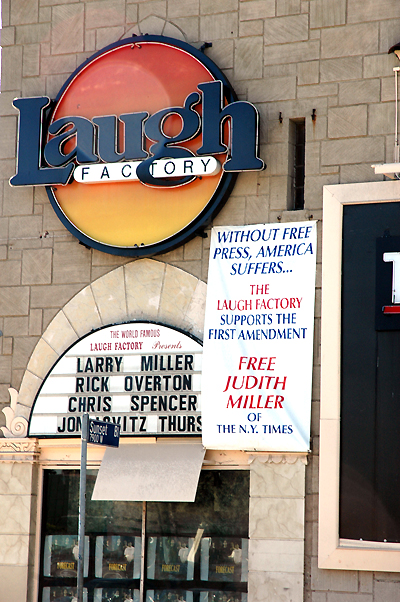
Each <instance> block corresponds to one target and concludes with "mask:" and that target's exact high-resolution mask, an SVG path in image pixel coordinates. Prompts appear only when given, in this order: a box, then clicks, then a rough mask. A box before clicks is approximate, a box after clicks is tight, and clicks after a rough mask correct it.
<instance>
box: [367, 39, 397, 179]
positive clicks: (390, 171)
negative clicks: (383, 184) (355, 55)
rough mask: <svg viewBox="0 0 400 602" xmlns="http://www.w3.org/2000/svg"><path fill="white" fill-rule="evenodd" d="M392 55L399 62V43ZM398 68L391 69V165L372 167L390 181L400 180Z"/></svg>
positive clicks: (393, 48)
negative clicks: (392, 76)
mask: <svg viewBox="0 0 400 602" xmlns="http://www.w3.org/2000/svg"><path fill="white" fill-rule="evenodd" d="M392 52H393V53H394V54H395V55H396V56H397V58H398V59H399V61H400V42H398V43H397V44H394V45H393V46H391V48H389V50H388V54H391V53H392ZM399 71H400V67H393V72H394V103H395V117H394V156H393V163H385V164H383V165H372V167H373V168H374V169H375V173H376V174H384V175H385V176H388V177H389V178H391V179H392V180H393V179H394V180H400V148H399V132H398V130H399V128H398V121H399V118H398V117H399V116H398V113H399V111H398V109H399V106H398V105H399V103H398V81H397V78H398V73H399Z"/></svg>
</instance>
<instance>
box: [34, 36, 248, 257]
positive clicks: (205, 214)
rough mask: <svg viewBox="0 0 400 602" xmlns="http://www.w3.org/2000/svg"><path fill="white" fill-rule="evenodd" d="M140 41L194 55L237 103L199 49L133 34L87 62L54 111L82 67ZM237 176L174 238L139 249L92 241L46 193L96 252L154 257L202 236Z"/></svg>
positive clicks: (225, 179)
mask: <svg viewBox="0 0 400 602" xmlns="http://www.w3.org/2000/svg"><path fill="white" fill-rule="evenodd" d="M141 42H157V43H160V44H164V45H168V46H173V47H175V48H179V49H180V50H184V51H185V52H187V53H188V54H190V55H192V56H193V57H194V58H195V59H197V60H198V61H199V62H200V63H202V64H203V65H204V66H205V67H206V68H207V69H208V70H209V71H210V73H211V74H212V75H213V76H214V77H215V79H216V80H220V81H221V82H222V83H223V87H224V95H225V96H226V98H227V100H228V102H229V103H231V102H235V101H237V100H238V98H237V96H236V94H235V91H234V89H233V88H232V86H231V84H230V82H229V81H228V79H227V77H226V76H225V75H224V73H223V72H222V71H221V70H220V69H219V67H217V65H216V64H215V63H214V62H213V61H212V60H211V59H210V58H209V57H207V56H206V55H205V54H204V53H203V52H201V51H200V50H197V49H196V48H194V47H193V46H191V45H190V44H187V43H186V42H182V41H181V40H176V39H174V38H169V37H165V36H153V35H144V36H135V35H134V36H132V37H131V38H125V39H123V40H120V41H118V42H114V43H113V44H110V45H109V46H106V47H105V48H102V49H101V50H99V51H98V52H96V53H95V54H93V55H92V56H91V57H89V58H88V59H86V60H85V61H84V62H83V63H82V64H81V65H80V66H79V67H78V68H77V69H76V70H75V71H74V72H73V73H72V75H71V76H70V77H69V78H68V79H67V80H66V82H65V83H64V84H63V86H62V87H61V89H60V91H59V93H58V94H57V96H56V98H55V100H54V102H53V103H52V106H53V108H54V109H55V108H56V107H57V104H58V101H59V100H60V98H61V96H62V95H63V94H64V92H65V90H66V89H67V87H68V86H69V84H70V83H71V82H72V80H73V79H74V78H75V77H76V76H77V75H78V74H79V73H80V71H81V70H82V69H83V68H86V67H87V66H88V65H89V64H90V63H91V62H92V61H94V60H95V59H97V58H98V57H99V56H101V55H102V54H106V53H107V52H110V50H114V49H115V48H119V47H120V46H126V45H132V44H140V43H141ZM48 119H50V116H48ZM237 176H238V174H237V173H234V172H224V173H223V175H222V178H221V180H220V183H219V185H218V187H217V189H216V191H215V192H214V194H213V196H212V197H211V199H210V200H209V201H208V203H207V205H206V206H205V207H204V209H203V210H202V211H201V212H200V213H199V215H198V216H197V217H196V218H195V219H194V220H193V221H192V222H191V223H190V224H188V225H187V226H185V227H184V228H183V229H182V230H179V232H176V233H175V234H174V235H173V236H170V237H169V238H166V239H165V240H163V241H160V242H157V243H154V244H150V245H144V246H140V247H139V246H134V247H123V246H115V245H108V244H106V243H102V242H99V241H97V240H95V239H93V238H90V237H89V236H87V235H86V234H84V233H83V232H82V231H81V230H79V229H78V228H77V227H76V226H75V225H74V224H73V223H72V222H71V221H70V220H69V219H68V217H67V216H66V215H65V213H64V212H63V210H62V209H61V207H60V205H59V203H58V201H57V199H56V196H55V194H54V190H53V187H52V186H46V191H47V195H48V197H49V200H50V203H51V205H52V207H53V210H54V211H55V213H56V215H57V217H58V219H59V220H60V221H61V222H62V224H63V225H64V226H65V227H66V228H67V230H69V232H70V233H71V234H72V235H73V236H75V238H77V239H78V240H79V241H80V242H81V243H82V244H83V245H85V246H86V247H88V248H93V249H96V250H97V251H102V252H103V253H108V254H111V255H118V256H121V257H151V256H153V255H158V254H160V253H167V252H168V251H172V250H173V249H176V248H177V247H179V246H181V245H182V244H184V243H185V242H188V241H189V240H191V239H192V238H194V237H195V236H198V235H202V234H203V231H204V228H206V227H207V226H208V225H209V224H210V222H211V221H212V219H213V218H214V216H215V215H217V213H219V212H220V210H221V209H222V207H223V206H224V205H225V203H226V201H227V200H228V198H229V196H230V194H231V192H232V190H233V187H234V185H235V182H236V178H237Z"/></svg>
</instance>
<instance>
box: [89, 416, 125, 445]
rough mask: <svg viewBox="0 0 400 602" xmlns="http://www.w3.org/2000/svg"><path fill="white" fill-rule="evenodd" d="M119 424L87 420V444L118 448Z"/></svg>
mask: <svg viewBox="0 0 400 602" xmlns="http://www.w3.org/2000/svg"><path fill="white" fill-rule="evenodd" d="M119 430H120V426H119V424H112V423H111V422H104V421H102V420H91V419H89V433H88V443H94V444H95V445H107V446H108V447H119Z"/></svg>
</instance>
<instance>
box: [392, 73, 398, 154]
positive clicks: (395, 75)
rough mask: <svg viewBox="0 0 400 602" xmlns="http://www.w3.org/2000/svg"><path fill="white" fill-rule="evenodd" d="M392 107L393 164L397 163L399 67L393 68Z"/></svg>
mask: <svg viewBox="0 0 400 602" xmlns="http://www.w3.org/2000/svg"><path fill="white" fill-rule="evenodd" d="M393 71H394V105H395V109H394V110H395V114H394V162H395V163H398V162H399V127H398V104H399V101H398V90H397V86H398V84H397V73H398V71H399V67H394V68H393Z"/></svg>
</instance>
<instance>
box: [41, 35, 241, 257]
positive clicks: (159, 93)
mask: <svg viewBox="0 0 400 602" xmlns="http://www.w3.org/2000/svg"><path fill="white" fill-rule="evenodd" d="M214 81H221V82H222V84H223V94H224V98H223V100H222V101H221V102H222V103H223V104H225V105H226V104H229V103H230V102H233V101H235V100H236V97H235V95H234V92H233V90H232V88H231V86H230V84H229V82H228V80H227V79H226V77H225V76H224V75H223V73H222V72H221V71H220V70H219V69H218V67H217V66H216V65H215V64H214V63H213V62H212V61H211V60H210V59H209V58H207V57H206V56H205V55H204V54H203V53H202V52H200V51H198V50H196V49H195V48H193V47H192V46H190V45H189V44H186V43H184V42H180V41H178V40H172V39H170V38H164V37H160V36H143V37H133V38H131V39H129V40H122V41H120V42H117V43H115V44H113V45H111V46H109V47H107V48H105V49H103V50H101V51H100V52H98V53H96V54H95V55H93V56H92V57H91V58H90V59H88V60H87V61H86V62H85V63H84V64H83V65H81V66H80V67H79V68H78V69H77V71H76V72H75V73H74V74H73V75H72V76H71V77H70V78H69V79H68V81H67V82H66V83H65V84H64V86H63V88H62V89H61V90H60V92H59V94H58V96H57V98H56V101H55V108H54V111H53V113H52V116H51V120H50V123H49V128H50V131H51V126H52V124H55V122H58V123H62V119H63V118H67V117H70V116H75V117H82V118H85V119H86V120H88V121H87V123H90V124H96V125H95V126H93V125H91V127H92V128H96V129H93V131H95V132H96V137H97V141H95V144H96V145H97V147H98V148H100V153H99V152H98V151H97V152H98V154H99V155H100V157H101V160H100V161H99V160H97V165H93V159H92V163H90V164H88V166H87V167H86V168H85V167H81V166H80V164H82V163H83V164H84V163H85V161H83V160H82V158H79V157H77V159H78V161H77V160H76V159H74V160H75V162H76V163H77V165H76V167H75V177H74V179H72V180H71V182H70V183H68V184H67V185H65V186H52V187H50V186H48V187H47V191H48V195H49V198H50V201H51V203H52V205H53V208H54V209H55V211H56V213H57V215H58V217H59V218H60V219H61V221H62V222H63V224H64V225H65V226H66V227H67V228H68V230H69V231H70V232H72V233H73V234H74V236H76V237H77V238H78V239H79V240H80V241H81V242H82V243H84V244H85V245H87V246H90V247H94V248H96V249H98V250H101V251H104V252H107V253H112V254H116V255H127V256H134V257H139V256H148V255H152V254H155V253H161V252H166V251H167V250H170V249H172V248H175V247H176V246H178V245H180V244H182V243H183V242H185V241H186V240H188V239H190V238H192V237H193V236H195V235H196V233H197V232H198V231H199V229H200V228H201V227H202V226H203V227H204V225H206V224H207V223H208V222H209V221H210V220H211V219H212V217H213V216H214V215H215V214H216V213H217V211H219V210H220V208H221V207H222V205H223V203H224V202H225V201H226V199H227V196H228V194H229V193H230V191H231V190H232V188H233V185H234V182H235V179H236V174H235V173H225V172H224V171H223V169H222V168H221V165H222V164H223V163H224V162H225V160H226V158H227V157H226V155H227V153H226V152H225V153H221V154H220V155H214V157H207V158H204V159H203V165H205V164H207V165H208V166H209V165H213V171H211V173H209V172H210V169H211V168H209V172H207V173H206V174H205V175H200V172H197V174H196V170H194V173H195V175H193V176H192V177H186V178H182V177H177V178H175V179H173V177H174V175H175V173H177V172H178V171H179V165H178V163H179V161H180V168H181V169H183V168H184V169H185V170H189V168H190V169H191V172H192V173H193V161H189V162H188V161H186V163H185V162H184V159H179V160H178V161H177V160H175V159H174V157H176V156H177V155H176V153H177V152H179V151H177V150H176V149H177V148H179V149H182V148H184V149H185V150H184V151H183V153H186V156H190V157H192V156H193V157H194V158H196V161H199V162H200V161H201V158H197V156H196V151H197V150H198V149H199V147H200V146H201V144H202V135H201V115H202V105H201V102H200V100H201V96H200V94H199V89H198V86H199V84H202V83H206V82H214ZM196 96H197V97H198V100H196ZM189 101H190V103H189ZM185 102H186V105H185ZM184 107H185V108H184ZM166 109H175V110H172V111H170V112H169V113H168V112H167V111H166ZM162 111H165V115H166V116H165V118H164V117H163V118H162V119H161V117H160V119H159V123H160V125H159V130H160V132H161V136H164V139H165V140H166V139H169V138H170V139H171V140H174V139H176V138H178V139H179V137H181V138H182V139H183V141H182V142H180V143H179V142H178V143H171V144H170V145H169V146H168V143H167V144H165V147H166V148H165V161H164V162H163V163H162V162H159V167H160V168H162V169H163V170H164V174H166V179H164V181H163V182H162V183H161V180H160V185H157V183H156V181H155V180H154V181H153V182H152V183H151V184H148V183H143V182H142V181H141V180H140V179H133V177H132V176H133V175H134V174H133V171H134V170H135V169H136V164H139V161H136V163H135V164H133V163H129V161H128V163H129V164H126V158H125V156H126V152H125V155H124V149H125V151H126V149H127V146H129V147H130V148H131V147H132V146H134V147H135V149H136V150H137V149H138V148H139V147H140V148H141V149H142V157H143V159H145V158H146V157H147V156H150V157H151V156H152V155H153V154H154V148H155V147H156V145H155V144H154V139H155V137H156V136H157V133H155V134H151V133H152V131H154V129H155V128H154V126H152V124H151V123H150V120H151V119H152V116H155V114H157V115H159V116H162ZM137 114H139V115H142V118H141V119H142V123H141V127H142V131H140V130H139V129H138V127H137V124H138V121H136V129H135V127H134V125H133V124H134V122H133V121H132V120H133V119H134V118H133V117H132V115H137ZM187 115H189V117H191V118H192V122H193V121H194V122H196V123H197V122H198V127H197V129H196V131H194V135H193V136H192V137H191V138H190V139H188V137H186V138H185V136H184V134H183V132H184V130H185V128H186V125H187V124H186V121H187V119H186V117H187ZM121 116H122V119H121ZM117 118H118V119H117ZM129 119H131V121H129ZM136 119H137V118H136ZM89 120H90V121H89ZM64 121H65V123H66V122H67V120H66V119H65V120H64ZM83 121H84V120H82V122H83ZM85 123H86V121H85ZM151 126H152V127H151ZM69 127H71V126H69ZM112 127H114V130H113V131H111V130H110V129H109V130H108V131H107V128H112ZM145 128H146V136H145V135H144V130H145ZM110 132H111V133H110ZM132 132H133V133H132ZM148 132H150V135H153V136H154V138H149V135H148ZM70 133H71V135H70V136H69V138H70V139H68V130H66V136H65V140H64V142H63V147H62V152H63V153H64V155H65V156H67V154H68V151H69V150H70V149H71V148H73V146H74V145H76V144H77V142H76V138H77V137H79V132H78V135H77V136H76V134H75V136H74V134H73V131H72V129H70ZM229 134H230V132H229V126H228V124H227V123H225V125H224V134H223V135H224V140H225V139H226V140H227V138H228V137H229ZM106 135H107V136H108V142H109V141H110V139H111V138H110V136H113V140H114V141H115V142H114V148H113V149H112V151H110V150H108V151H107V152H108V155H110V154H112V153H114V155H113V157H114V159H113V160H114V163H108V162H107V161H105V160H104V159H103V157H102V156H101V143H102V138H105V137H106ZM129 135H131V137H130V138H129V142H128V136H129ZM134 135H135V136H134ZM134 137H135V139H133V138H134ZM51 138H52V136H51V135H49V137H48V139H49V140H51ZM99 140H100V141H99ZM135 145H136V146H135ZM109 146H110V145H109ZM60 148H61V143H60ZM180 152H182V151H180ZM104 154H105V153H104ZM119 157H120V158H121V159H119ZM169 157H171V158H172V159H171V160H169V161H168V158H169ZM129 158H131V157H129V156H128V160H129ZM205 159H207V160H208V159H210V160H211V159H212V162H213V163H210V162H208V163H207V161H206V160H205ZM94 163H95V162H94ZM124 164H125V166H124ZM199 165H200V167H201V164H200V163H199ZM215 166H217V167H215ZM78 167H79V170H80V171H79V170H78ZM89 167H90V170H91V171H90V170H89ZM121 167H124V170H123V171H122V170H121ZM195 167H196V166H195ZM218 167H219V168H218ZM104 168H105V169H104ZM114 168H118V169H119V172H118V174H119V177H115V176H114V175H113V173H114V172H113V171H112V169H114ZM95 169H97V172H96V173H97V176H93V177H92V179H90V177H89V175H88V174H89V173H90V174H92V173H94V172H95ZM175 170H176V171H175ZM78 171H79V174H78ZM121 171H122V173H121ZM204 171H205V169H204ZM153 173H154V167H153ZM185 173H186V171H185ZM189 173H190V171H189ZM78 175H79V177H77V176H78ZM178 175H179V174H178ZM180 175H182V174H180ZM89 180H90V181H89Z"/></svg>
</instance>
